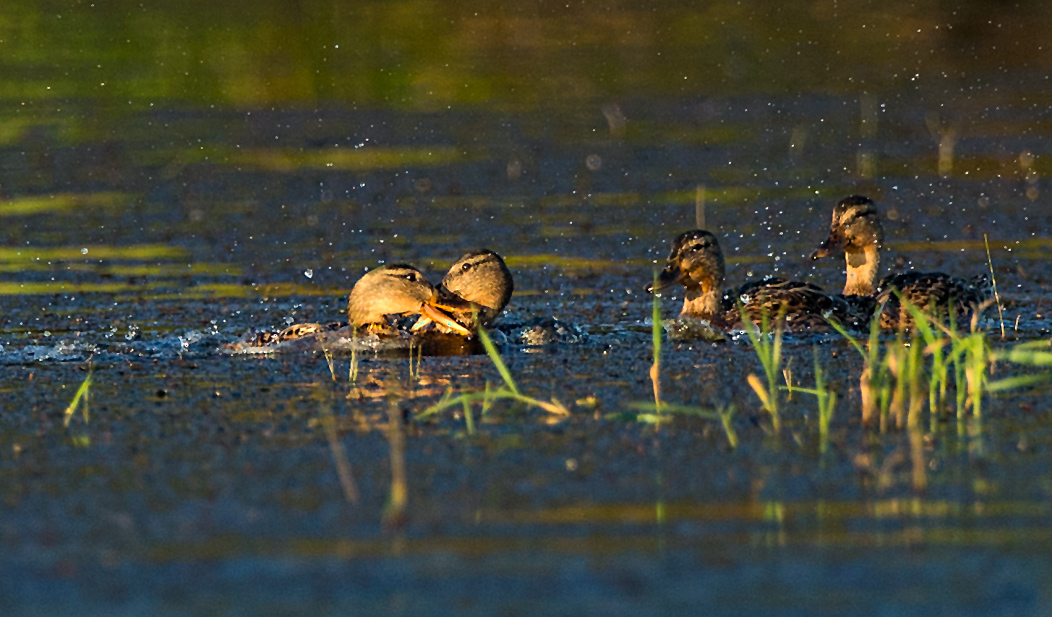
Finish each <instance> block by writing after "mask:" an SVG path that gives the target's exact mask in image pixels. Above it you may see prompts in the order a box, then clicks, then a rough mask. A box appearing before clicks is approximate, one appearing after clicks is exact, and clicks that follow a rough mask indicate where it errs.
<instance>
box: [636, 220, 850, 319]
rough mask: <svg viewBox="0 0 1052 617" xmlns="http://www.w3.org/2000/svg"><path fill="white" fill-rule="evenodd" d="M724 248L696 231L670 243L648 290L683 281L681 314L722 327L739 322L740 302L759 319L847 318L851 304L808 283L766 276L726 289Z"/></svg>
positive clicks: (706, 235) (713, 238)
mask: <svg viewBox="0 0 1052 617" xmlns="http://www.w3.org/2000/svg"><path fill="white" fill-rule="evenodd" d="M723 278H724V265H723V251H721V250H720V243H719V241H717V240H716V236H714V235H712V234H711V233H709V232H707V231H704V230H701V229H693V230H691V231H687V232H684V233H682V234H680V235H679V236H677V237H676V239H675V240H674V241H673V242H672V251H671V252H670V254H669V256H668V263H667V264H666V266H665V268H664V269H663V270H662V271H661V274H659V275H658V280H657V282H656V284H654V285H648V286H647V288H646V290H647V292H648V293H653V292H655V291H659V290H661V289H664V288H666V287H670V286H672V285H675V284H676V283H681V284H682V285H683V286H684V287H686V289H687V294H686V297H685V299H684V301H683V310H682V311H681V312H680V317H692V318H700V319H704V320H706V321H708V322H710V323H711V324H712V325H713V326H715V327H718V328H721V329H729V328H731V327H733V326H734V325H735V324H736V323H738V322H739V321H740V315H739V312H738V307H737V304H738V302H739V301H740V302H741V305H742V307H743V308H744V309H745V312H746V315H747V316H748V317H749V319H751V320H752V321H754V322H757V323H758V322H759V321H760V320H761V318H762V314H763V313H764V312H766V313H767V314H768V317H769V318H770V319H774V318H776V317H777V316H778V315H782V316H783V319H784V321H785V322H787V323H788V324H791V325H794V326H802V327H806V328H817V327H825V326H826V325H827V323H826V318H827V317H831V318H834V319H841V320H844V319H846V317H847V315H848V306H847V303H846V302H844V301H843V300H838V299H837V298H834V297H831V296H829V295H827V294H825V293H823V292H822V290H821V289H820V288H819V287H816V286H815V285H812V284H810V283H802V282H799V281H787V280H784V279H779V278H773V277H771V278H766V279H762V280H759V281H752V282H749V283H746V284H744V285H742V286H741V287H738V288H737V289H734V290H733V292H732V294H728V295H724V292H723Z"/></svg>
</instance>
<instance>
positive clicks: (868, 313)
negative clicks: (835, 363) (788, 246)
mask: <svg viewBox="0 0 1052 617" xmlns="http://www.w3.org/2000/svg"><path fill="white" fill-rule="evenodd" d="M883 244H884V227H883V225H882V224H881V222H880V213H879V211H878V210H877V205H876V203H874V201H873V200H872V199H870V198H868V197H865V196H863V195H852V196H850V197H846V198H844V199H842V200H840V201H839V202H838V203H837V204H836V206H834V207H833V219H832V223H831V224H830V227H829V236H828V237H827V238H826V239H825V241H823V242H822V243H821V244H820V245H819V246H818V248H817V249H815V251H814V252H813V253H811V259H812V260H817V259H821V258H823V257H828V256H830V255H834V254H836V253H839V252H840V251H843V252H844V258H845V262H846V268H847V279H846V281H845V283H844V291H843V294H842V296H843V297H844V299H846V300H847V301H848V302H849V303H851V304H852V305H853V306H854V308H855V311H856V312H857V313H860V314H864V315H865V319H866V320H867V321H868V320H869V319H872V318H873V316H874V315H875V314H876V313H877V312H878V311H879V320H880V326H881V327H882V328H892V329H894V328H900V327H908V326H910V325H911V324H912V323H913V316H912V314H911V313H910V312H909V310H908V309H907V308H906V306H905V305H904V304H903V303H902V302H901V300H900V298H901V299H904V300H906V301H907V302H909V303H910V304H912V305H914V306H916V307H917V308H919V309H921V310H922V311H925V312H928V313H929V314H931V315H932V316H933V317H936V318H939V317H942V316H946V317H949V316H951V315H952V316H953V318H954V319H955V320H956V322H957V323H962V321H967V320H971V319H972V316H973V315H975V316H977V313H978V312H979V311H981V309H982V307H983V306H984V304H985V303H986V302H988V301H989V299H990V298H991V297H992V295H993V289H992V286H991V285H990V279H989V277H988V276H987V275H985V274H980V275H977V276H974V277H972V278H970V279H961V278H957V277H953V276H950V275H949V274H945V273H943V272H915V271H914V272H904V273H900V274H892V275H888V276H885V277H884V278H882V279H880V281H879V282H878V281H877V277H878V275H879V273H880V249H881V247H882V245H883ZM896 291H897V292H898V293H896Z"/></svg>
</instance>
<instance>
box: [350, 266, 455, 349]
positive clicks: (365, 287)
mask: <svg viewBox="0 0 1052 617" xmlns="http://www.w3.org/2000/svg"><path fill="white" fill-rule="evenodd" d="M414 313H419V314H421V315H423V316H425V317H427V318H429V319H431V320H432V321H434V322H435V323H438V324H442V325H443V326H445V327H447V328H449V329H450V330H452V331H454V332H457V333H458V334H463V335H465V336H467V335H468V334H470V332H469V331H468V330H467V328H465V327H464V326H462V325H460V324H458V323H457V322H456V320H454V319H453V317H452V316H451V315H450V314H449V313H447V312H445V311H443V310H442V309H440V308H438V291H437V290H436V289H435V288H434V287H432V286H431V283H429V282H428V281H427V279H426V278H424V275H423V274H421V273H420V271H419V270H417V269H416V268H414V267H412V266H408V265H405V264H389V265H384V266H380V267H379V268H376V269H374V270H371V271H369V272H367V273H365V275H364V276H362V278H360V279H358V282H357V283H355V284H354V288H352V289H351V295H350V298H349V299H348V302H347V317H348V320H349V321H350V323H351V325H352V326H354V327H355V328H356V329H366V330H367V331H369V332H378V333H389V331H390V328H389V327H388V325H387V316H388V315H411V314H414Z"/></svg>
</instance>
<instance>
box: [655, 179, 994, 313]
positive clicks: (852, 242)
mask: <svg viewBox="0 0 1052 617" xmlns="http://www.w3.org/2000/svg"><path fill="white" fill-rule="evenodd" d="M883 243H884V228H883V226H882V225H881V223H880V217H879V214H878V212H877V207H876V204H874V203H873V201H872V200H870V199H869V198H867V197H863V196H861V195H853V196H851V197H848V198H846V199H843V200H841V201H840V203H838V204H837V205H836V206H835V207H834V208H833V221H832V224H831V225H830V229H829V237H827V238H826V240H825V241H824V242H822V244H821V245H819V247H818V249H816V250H815V251H814V252H813V253H812V254H811V259H813V260H814V259H820V258H822V257H827V256H830V255H834V254H837V253H839V252H841V251H842V252H843V253H844V256H845V258H846V263H847V281H846V283H845V284H844V291H843V293H841V294H828V293H826V292H824V291H822V289H821V288H819V287H817V286H815V285H812V284H811V283H804V282H800V281H787V280H783V279H778V278H767V279H764V280H761V281H752V282H749V283H746V284H744V285H742V286H741V287H738V288H737V289H735V290H732V291H731V292H730V293H728V294H727V295H724V291H723V277H724V266H723V252H722V251H721V250H720V245H719V242H718V241H717V240H716V237H715V236H714V235H712V234H711V233H709V232H707V231H703V230H700V229H695V230H691V231H688V232H685V233H682V234H680V235H679V236H678V237H677V238H676V239H675V240H674V241H673V243H672V252H671V254H670V255H669V258H668V263H667V265H666V266H665V268H664V270H662V272H661V274H660V275H659V276H658V279H657V281H656V283H655V284H654V285H651V286H649V287H647V291H649V292H655V291H658V290H660V289H664V288H667V287H670V286H672V285H675V284H677V283H678V284H682V285H683V286H684V287H685V288H686V299H685V300H684V303H683V310H682V312H681V314H680V317H688V318H696V319H703V320H706V321H708V322H709V323H710V324H712V325H713V326H714V327H717V328H720V329H728V328H730V327H733V326H734V325H735V324H737V323H740V322H741V321H742V315H741V314H740V313H741V311H744V312H745V316H747V317H748V318H749V319H750V320H752V321H753V322H757V323H758V322H759V321H760V320H761V318H762V317H761V316H762V314H763V313H765V312H766V313H767V315H768V317H770V318H778V316H779V315H781V319H782V320H784V323H785V325H786V326H792V327H803V328H806V329H811V328H823V327H826V326H827V321H829V320H834V321H836V322H838V323H839V324H840V325H841V326H842V327H844V328H846V329H849V330H856V331H859V330H866V329H868V326H869V324H870V320H872V319H874V318H878V319H879V323H880V326H881V327H883V328H899V327H907V326H909V325H910V324H911V323H912V313H910V311H909V309H908V308H907V306H906V303H909V304H911V305H913V306H915V307H917V308H918V309H920V310H922V311H925V312H927V313H929V314H931V315H933V316H935V317H939V316H951V315H952V317H953V318H954V319H955V320H956V323H964V322H965V320H967V319H969V318H970V316H971V315H972V314H973V313H975V312H977V311H979V310H980V307H981V306H982V305H983V303H984V302H986V301H987V299H988V298H989V297H990V296H991V291H992V290H991V288H990V284H989V279H988V277H987V276H986V275H979V276H976V277H974V278H972V279H968V280H964V279H959V278H955V277H952V276H949V275H947V274H943V273H942V272H906V273H902V274H893V275H889V276H886V277H884V278H883V279H880V281H879V282H878V280H877V277H878V275H879V272H880V249H881V245H882V244H883ZM739 302H740V310H739Z"/></svg>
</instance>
